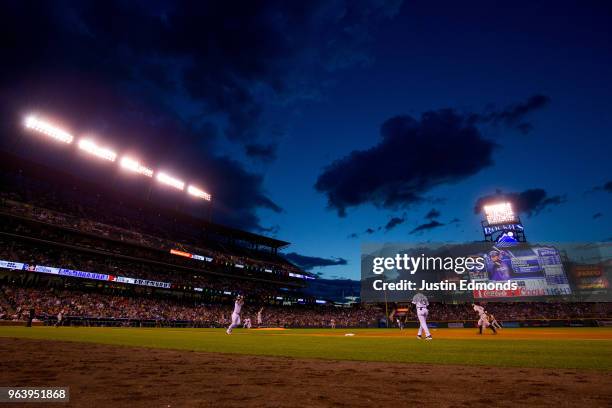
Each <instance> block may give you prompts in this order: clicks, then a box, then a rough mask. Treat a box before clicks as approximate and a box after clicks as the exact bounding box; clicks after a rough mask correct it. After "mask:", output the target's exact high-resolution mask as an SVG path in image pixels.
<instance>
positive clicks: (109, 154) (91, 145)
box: [79, 139, 117, 162]
mask: <svg viewBox="0 0 612 408" xmlns="http://www.w3.org/2000/svg"><path fill="white" fill-rule="evenodd" d="M79 149H81V150H85V151H86V152H87V153H91V154H93V155H94V156H97V157H99V158H101V159H104V160H108V161H112V162H114V161H115V159H116V158H117V153H115V152H113V151H112V150H110V149H107V148H104V147H98V145H96V143H95V142H94V141H93V140H89V139H81V140H80V141H79Z"/></svg>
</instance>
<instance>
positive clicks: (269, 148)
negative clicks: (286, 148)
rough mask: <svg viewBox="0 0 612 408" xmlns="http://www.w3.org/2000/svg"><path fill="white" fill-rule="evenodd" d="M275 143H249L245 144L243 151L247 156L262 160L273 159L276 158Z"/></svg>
mask: <svg viewBox="0 0 612 408" xmlns="http://www.w3.org/2000/svg"><path fill="white" fill-rule="evenodd" d="M276 147H277V146H276V145H274V144H265V145H264V144H257V143H251V144H247V145H246V146H245V153H246V155H247V156H249V157H251V158H253V159H257V160H262V161H274V160H276Z"/></svg>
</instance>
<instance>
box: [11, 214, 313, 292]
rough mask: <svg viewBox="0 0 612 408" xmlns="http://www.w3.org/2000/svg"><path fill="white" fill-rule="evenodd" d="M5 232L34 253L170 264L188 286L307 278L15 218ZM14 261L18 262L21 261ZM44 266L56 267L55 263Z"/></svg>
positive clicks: (296, 283)
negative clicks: (210, 280) (224, 279)
mask: <svg viewBox="0 0 612 408" xmlns="http://www.w3.org/2000/svg"><path fill="white" fill-rule="evenodd" d="M2 232H6V233H8V234H10V235H7V236H6V238H7V239H9V240H11V242H16V241H17V240H16V238H17V237H21V238H22V241H24V242H29V244H28V245H27V246H28V247H29V248H30V250H29V252H32V253H37V252H38V250H37V249H36V247H39V246H43V245H47V246H49V245H54V246H55V247H58V248H64V249H66V248H68V249H70V250H71V253H80V252H85V253H87V254H88V255H87V256H88V257H93V258H95V257H96V256H98V257H100V256H103V257H105V259H107V258H109V257H112V258H118V256H119V257H121V258H122V259H130V260H131V261H132V263H148V264H151V263H157V264H160V263H161V264H166V265H167V266H168V267H169V268H171V269H172V268H175V267H179V268H178V269H181V270H182V271H183V273H181V274H180V275H179V276H177V277H175V283H181V284H184V282H183V280H184V279H183V278H184V276H189V275H194V274H195V275H200V274H207V273H210V272H215V273H217V274H218V275H219V274H220V275H225V276H228V277H231V278H239V277H253V278H257V279H264V280H266V281H270V280H271V281H276V282H283V283H287V282H289V281H292V282H293V286H303V284H304V279H299V278H287V277H286V276H285V275H283V274H278V273H259V272H258V271H254V270H253V269H251V268H249V267H244V268H238V267H236V266H235V265H234V264H225V263H222V262H220V261H206V260H196V259H192V258H185V257H182V256H176V255H173V254H170V253H169V252H165V251H159V250H155V249H152V248H147V247H140V246H132V245H127V244H125V243H122V242H117V241H112V240H111V241H109V240H105V239H100V238H99V237H97V236H94V235H89V234H83V233H79V232H70V231H66V230H63V229H61V228H58V227H55V226H52V225H47V224H40V223H37V222H34V221H30V220H22V219H15V218H13V217H10V216H6V215H4V214H0V234H1V233H2ZM32 239H37V240H39V241H32ZM28 240H30V241H28ZM43 241H44V242H43ZM55 244H57V245H55ZM82 250H83V251H82ZM24 252H26V253H27V252H28V248H26V249H25V250H24ZM91 254H93V255H91ZM10 260H12V261H17V260H18V259H10ZM58 262H59V260H58ZM41 264H42V263H41ZM42 265H48V266H52V265H51V264H42ZM55 266H61V265H55ZM132 270H133V269H132ZM88 271H89V270H88ZM134 273H135V271H134ZM162 277H163V276H162ZM142 278H145V277H142ZM147 279H149V278H147ZM165 279H166V280H164V279H154V280H162V281H167V278H165ZM190 279H191V278H190ZM196 286H197V285H196Z"/></svg>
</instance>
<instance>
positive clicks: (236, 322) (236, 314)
mask: <svg viewBox="0 0 612 408" xmlns="http://www.w3.org/2000/svg"><path fill="white" fill-rule="evenodd" d="M242 305H244V297H243V296H242V295H238V296H237V297H236V302H234V311H233V312H232V324H230V326H229V327H228V328H227V331H226V333H227V334H232V330H234V327H238V326H240V311H241V310H242Z"/></svg>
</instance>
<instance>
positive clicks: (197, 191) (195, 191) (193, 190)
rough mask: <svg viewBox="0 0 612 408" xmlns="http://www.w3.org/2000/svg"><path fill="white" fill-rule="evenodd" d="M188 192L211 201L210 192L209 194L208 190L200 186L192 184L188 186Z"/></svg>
mask: <svg viewBox="0 0 612 408" xmlns="http://www.w3.org/2000/svg"><path fill="white" fill-rule="evenodd" d="M187 192H188V193H189V194H191V195H192V196H195V197H198V198H203V199H204V200H206V201H210V199H211V196H210V194H208V193H207V192H206V191H202V190H200V189H199V188H197V187H194V186H191V185H190V186H189V187H188V188H187Z"/></svg>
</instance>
